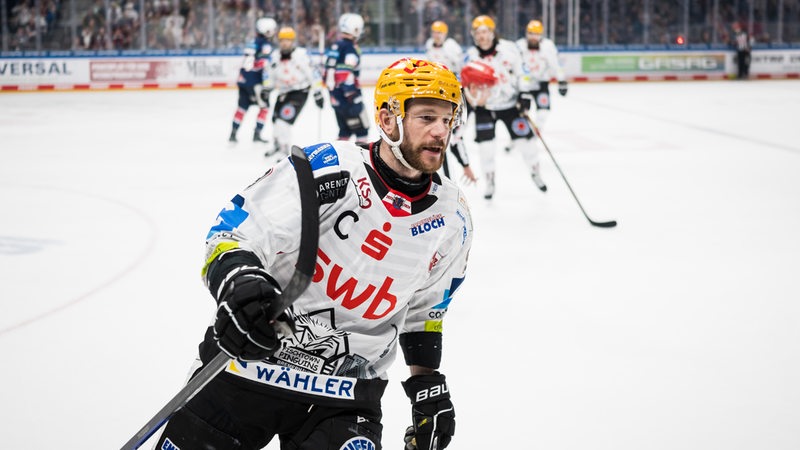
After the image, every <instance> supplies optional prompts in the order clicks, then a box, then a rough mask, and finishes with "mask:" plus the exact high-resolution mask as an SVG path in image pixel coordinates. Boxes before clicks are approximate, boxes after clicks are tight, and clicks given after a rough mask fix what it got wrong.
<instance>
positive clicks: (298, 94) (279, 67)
mask: <svg viewBox="0 0 800 450" xmlns="http://www.w3.org/2000/svg"><path fill="white" fill-rule="evenodd" d="M296 39H297V33H296V32H295V31H294V29H293V28H291V27H284V28H281V29H280V31H279V32H278V48H277V49H275V50H274V51H273V52H272V56H271V58H270V60H271V62H270V67H269V76H268V87H270V88H272V89H273V90H274V91H275V92H277V96H276V100H275V109H274V113H273V114H272V135H273V138H274V142H275V148H274V149H270V150H268V151H267V153H266V156H269V155H271V154H273V153H276V152H281V153H283V154H287V155H288V154H289V149H290V148H291V143H292V125H294V122H295V120H297V116H298V115H299V114H300V112H301V111H302V110H303V107H304V106H305V104H306V100H307V99H308V94H309V92H310V91H311V87H312V86H314V89H313V91H314V93H313V97H314V103H315V104H316V105H317V108H322V106H323V104H324V99H323V96H322V90H321V89H322V80H320V79H319V75H318V74H315V73H316V72H315V71H314V69H313V66H312V64H311V59H310V58H309V56H308V52H307V51H306V49H304V48H302V47H297V46H296V45H295V44H296ZM318 125H319V124H318Z"/></svg>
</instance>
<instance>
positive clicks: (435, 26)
mask: <svg viewBox="0 0 800 450" xmlns="http://www.w3.org/2000/svg"><path fill="white" fill-rule="evenodd" d="M447 30H448V29H447V24H446V23H444V22H442V21H441V20H437V21H436V22H433V23H432V24H431V31H437V32H439V33H444V34H447Z"/></svg>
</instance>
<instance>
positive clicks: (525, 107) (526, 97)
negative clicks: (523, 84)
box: [517, 92, 533, 113]
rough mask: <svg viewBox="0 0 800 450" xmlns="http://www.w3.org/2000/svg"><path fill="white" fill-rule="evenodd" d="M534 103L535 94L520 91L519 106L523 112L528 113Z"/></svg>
mask: <svg viewBox="0 0 800 450" xmlns="http://www.w3.org/2000/svg"><path fill="white" fill-rule="evenodd" d="M532 103H533V94H531V93H530V92H520V93H519V97H517V106H518V107H519V109H520V111H521V112H523V113H527V112H528V111H530V109H531V104H532Z"/></svg>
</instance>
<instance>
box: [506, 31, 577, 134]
mask: <svg viewBox="0 0 800 450" xmlns="http://www.w3.org/2000/svg"><path fill="white" fill-rule="evenodd" d="M543 34H544V26H543V25H542V22H540V21H538V20H531V21H530V22H528V26H527V27H526V28H525V37H524V38H521V39H519V40H517V46H518V47H519V50H520V51H521V52H522V59H523V63H524V65H525V69H526V70H527V72H528V75H529V76H530V80H526V81H529V82H528V84H527V85H525V83H523V85H524V86H523V88H522V90H523V92H525V91H527V92H528V93H529V94H530V96H531V97H530V98H527V96H525V98H524V100H523V108H525V109H526V110H527V109H530V107H531V106H532V105H531V100H533V101H534V102H535V103H536V118H535V119H534V122H535V123H536V126H537V127H539V129H541V128H542V126H543V125H544V122H545V120H546V119H547V115H548V114H549V113H550V80H551V79H553V78H555V79H556V80H557V81H558V93H559V94H561V95H562V96H565V95H567V78H566V76H565V75H564V69H562V68H561V63H559V61H558V49H557V48H556V44H555V43H554V42H553V41H551V40H550V39H548V38H546V37H543Z"/></svg>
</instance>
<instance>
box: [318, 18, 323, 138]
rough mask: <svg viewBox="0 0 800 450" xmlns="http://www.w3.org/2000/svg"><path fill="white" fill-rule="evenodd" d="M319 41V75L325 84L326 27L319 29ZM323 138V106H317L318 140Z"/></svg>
mask: <svg viewBox="0 0 800 450" xmlns="http://www.w3.org/2000/svg"><path fill="white" fill-rule="evenodd" d="M318 38H319V42H318V43H317V50H319V76H320V82H321V83H322V84H323V85H324V83H325V82H324V80H322V77H324V76H325V29H324V28H320V29H319V36H318ZM321 139H322V108H317V141H319V140H321Z"/></svg>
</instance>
